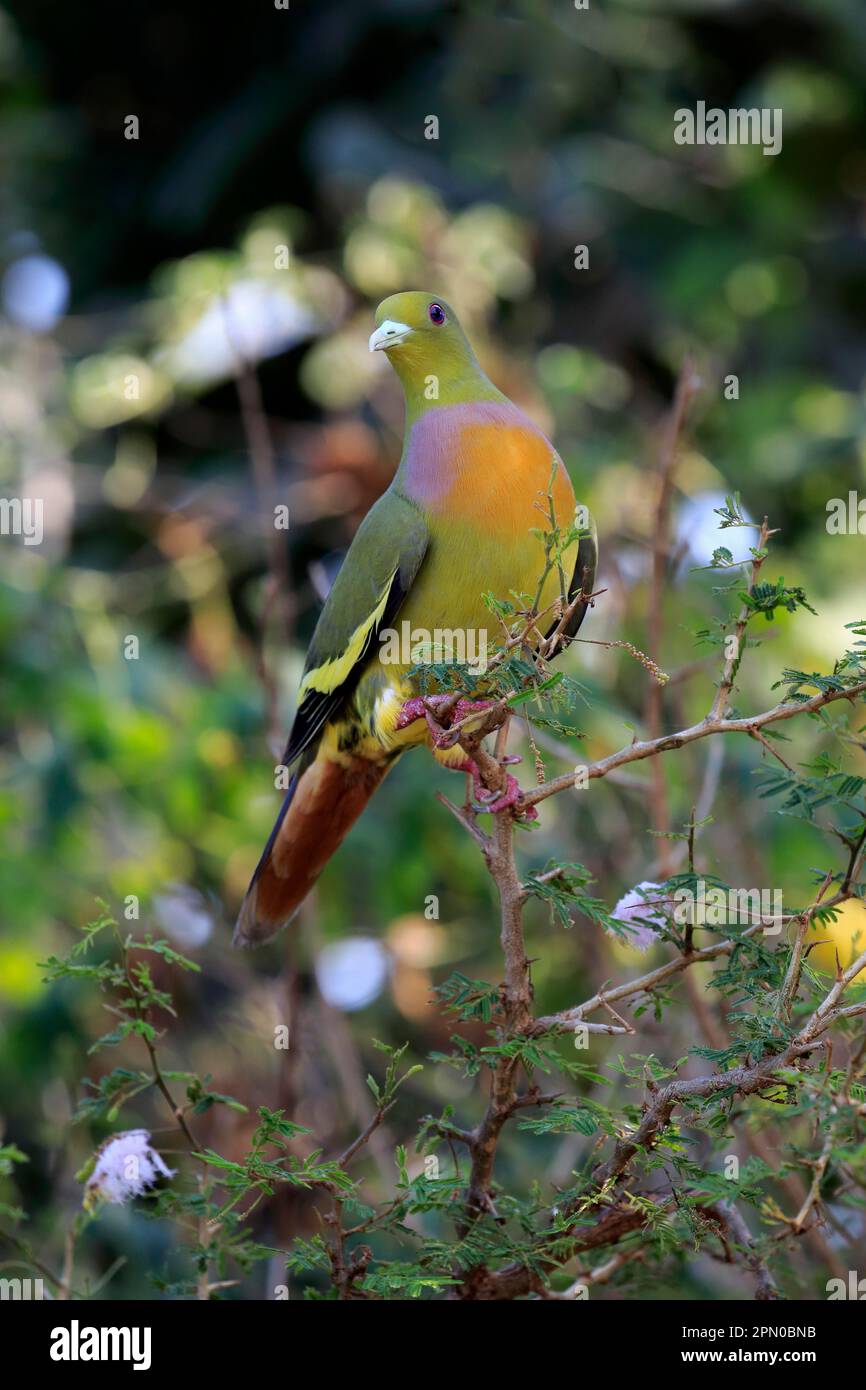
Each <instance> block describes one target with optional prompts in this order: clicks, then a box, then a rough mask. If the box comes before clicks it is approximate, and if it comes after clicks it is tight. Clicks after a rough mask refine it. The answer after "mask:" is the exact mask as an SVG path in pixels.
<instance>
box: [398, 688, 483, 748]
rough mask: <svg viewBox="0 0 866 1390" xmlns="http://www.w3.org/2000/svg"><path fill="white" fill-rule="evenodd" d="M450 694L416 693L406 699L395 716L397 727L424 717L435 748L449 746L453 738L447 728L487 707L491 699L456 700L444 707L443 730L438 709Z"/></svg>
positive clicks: (449, 698) (401, 727)
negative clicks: (449, 705)
mask: <svg viewBox="0 0 866 1390" xmlns="http://www.w3.org/2000/svg"><path fill="white" fill-rule="evenodd" d="M451 699H452V697H451V696H450V695H416V696H414V697H413V698H412V699H411V700H407V701H406V703H405V705H404V706H403V708H402V709H401V711H400V713H399V714H398V716H397V728H398V729H405V728H407V727H408V725H409V724H414V723H415V721H416V719H426V721H427V727H428V729H429V730H430V737H431V739H432V740H433V745H434V747H436V748H451V747H452V746H453V744H454V743H455V741H456V740H455V739H454V738H453V737H452V736H451V735H450V733H449V732H448V730H449V729H450V726H451V725H452V724H459V723H460V721H461V720H463V719H465V718H466V716H467V715H469V714H475V713H480V712H481V711H482V710H486V709H489V708H490V706H491V704H492V703H493V702H492V700H463V699H461V700H458V701H457V702H456V704H454V705H452V706H451V707H450V708H446V710H445V713H444V716H443V718H444V721H445V728H444V730H443V728H442V726H441V725H440V723H439V722H438V721H439V718H440V716H439V710H440V708H441V707H442V706H443V705H445V704H446V702H448V701H450V700H451Z"/></svg>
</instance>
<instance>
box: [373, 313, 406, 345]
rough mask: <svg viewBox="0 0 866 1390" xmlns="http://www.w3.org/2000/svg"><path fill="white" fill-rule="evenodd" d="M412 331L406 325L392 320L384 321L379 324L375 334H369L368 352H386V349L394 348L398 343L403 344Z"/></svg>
mask: <svg viewBox="0 0 866 1390" xmlns="http://www.w3.org/2000/svg"><path fill="white" fill-rule="evenodd" d="M411 332H412V329H411V328H410V327H409V325H408V323H397V322H396V321H395V320H394V319H385V321H384V323H380V324H379V327H378V328H377V329H376V331H375V333H371V334H370V351H371V352H380V351H381V352H387V350H388V348H392V347H396V346H397V344H398V343H402V342H405V340H406V338H408V336H409V334H410V333H411Z"/></svg>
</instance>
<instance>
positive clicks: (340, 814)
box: [233, 751, 388, 946]
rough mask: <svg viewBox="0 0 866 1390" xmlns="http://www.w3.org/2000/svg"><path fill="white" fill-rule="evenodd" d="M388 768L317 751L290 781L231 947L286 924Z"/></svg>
mask: <svg viewBox="0 0 866 1390" xmlns="http://www.w3.org/2000/svg"><path fill="white" fill-rule="evenodd" d="M387 770H388V764H387V763H374V762H371V761H370V760H369V759H367V758H352V759H351V760H348V761H346V762H345V763H344V762H339V763H338V762H335V761H333V759H331V758H329V757H327V756H326V755H325V754H323V753H322V752H321V751H320V752H319V754H318V756H317V757H316V758H315V759H313V760H312V761H310V762H309V763H308V764H307V766H303V765H302V767H301V768H300V770H299V771H298V772H297V773H296V774H295V776H294V777H293V778H292V781H291V783H290V785H289V789H288V791H287V792H286V796H285V800H284V801H283V804H282V807H281V808H280V814H279V816H278V817H277V821H276V824H275V826H274V828H273V830H272V831H271V834H270V838H269V839H268V843H267V844H266V845H265V849H264V853H263V854H262V857H261V859H260V860H259V864H258V868H257V869H256V871H255V873H254V874H253V877H252V881H251V883H250V886H249V888H248V889H247V894H246V897H245V898H244V901H243V905H242V906H241V910H240V913H239V915H238V920H237V925H236V927H235V931H234V937H233V941H234V944H235V945H236V946H257V945H259V944H260V943H261V942H263V941H268V940H269V939H270V938H271V937H272V936H274V935H275V934H276V933H277V932H278V931H280V930H281V929H282V928H283V927H285V926H287V925H288V923H289V922H290V921H291V919H292V917H293V916H294V914H295V912H296V911H297V910H298V908H299V907H300V905H301V903H302V902H303V901H304V898H305V897H306V896H307V894H308V893H309V891H310V889H311V888H312V886H313V884H314V883H315V881H316V879H317V878H318V876H319V874H320V873H321V872H322V869H323V868H324V867H325V865H326V864H327V862H328V860H329V859H330V858H331V855H332V854H333V853H334V852H335V850H336V849H337V848H338V846H339V845H340V844H341V843H342V841H343V839H344V838H345V836H346V835H347V834H348V832H349V830H350V829H351V828H352V826H353V825H354V823H355V821H356V820H357V819H358V816H359V815H360V814H361V812H362V811H363V809H364V807H365V806H366V804H367V802H368V801H369V800H370V797H371V796H372V795H373V793H374V791H375V790H376V788H377V787H378V785H379V783H380V782H381V780H382V778H383V777H384V776H385V773H386V771H387Z"/></svg>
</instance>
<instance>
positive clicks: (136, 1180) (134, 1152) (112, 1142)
mask: <svg viewBox="0 0 866 1390" xmlns="http://www.w3.org/2000/svg"><path fill="white" fill-rule="evenodd" d="M160 1176H162V1177H165V1178H170V1177H173V1176H174V1174H173V1171H172V1169H171V1168H167V1167H166V1166H165V1164H164V1163H163V1161H162V1159H161V1158H160V1156H159V1154H158V1153H157V1152H156V1150H155V1149H153V1148H152V1147H151V1143H150V1135H149V1134H148V1132H147V1130H146V1129H128V1130H126V1131H125V1132H124V1133H123V1134H115V1135H114V1137H113V1138H111V1139H108V1140H106V1142H105V1143H104V1144H103V1145H102V1148H101V1149H98V1150H97V1152H96V1164H95V1167H94V1169H93V1172H92V1173H91V1175H90V1177H89V1178H88V1179H87V1186H86V1188H85V1193H84V1204H85V1206H86V1207H91V1206H93V1205H94V1204H95V1203H96V1202H97V1201H103V1202H114V1203H116V1204H121V1203H123V1202H130V1201H132V1198H133V1197H140V1196H141V1194H142V1193H143V1192H145V1191H146V1190H147V1188H149V1187H152V1186H153V1184H154V1183H155V1182H156V1180H157V1178H159V1177H160Z"/></svg>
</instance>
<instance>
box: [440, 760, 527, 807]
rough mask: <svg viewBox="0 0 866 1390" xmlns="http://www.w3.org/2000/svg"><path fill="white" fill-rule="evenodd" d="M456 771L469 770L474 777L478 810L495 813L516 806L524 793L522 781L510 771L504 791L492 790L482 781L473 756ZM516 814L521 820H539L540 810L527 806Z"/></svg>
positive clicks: (511, 761) (507, 774)
mask: <svg viewBox="0 0 866 1390" xmlns="http://www.w3.org/2000/svg"><path fill="white" fill-rule="evenodd" d="M508 761H509V762H510V763H516V762H520V758H518V757H511V758H509V759H508ZM454 771H455V772H467V773H468V774H469V776H470V777H471V778H472V787H473V790H474V793H475V796H476V798H477V800H478V802H479V805H478V806H477V807H476V808H475V809H476V810H478V811H490V812H492V813H494V814H495V813H496V812H497V811H504V810H506V809H507V808H508V807H509V806H516V805H517V802H518V801H519V800H520V798H521V796H522V795H523V792H522V791H521V788H520V783H519V782H518V780H517V778H516V777H512V775H511V773H510V772H506V774H505V791H504V792H497V791H490V789H489V788H488V787H485V785H484V783H483V782H482V780H481V773H480V772H479V770H478V766H477V764H476V763H474V762H473V761H472V759H471V758H465V759H464V760H463V762H462V763H460V764H458V765H457V766H456V767H455V768H454ZM515 815H517V816H518V817H519V818H520V819H521V820H538V812H537V811H536V809H535V807H534V806H526V807H524V809H523V810H522V811H521V810H517V811H515Z"/></svg>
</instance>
